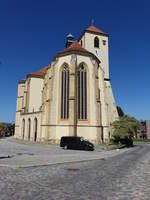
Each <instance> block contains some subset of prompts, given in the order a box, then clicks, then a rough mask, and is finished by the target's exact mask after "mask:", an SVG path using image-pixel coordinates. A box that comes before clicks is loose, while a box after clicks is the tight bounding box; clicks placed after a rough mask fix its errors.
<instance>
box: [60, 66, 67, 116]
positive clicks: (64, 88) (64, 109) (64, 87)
mask: <svg viewBox="0 0 150 200" xmlns="http://www.w3.org/2000/svg"><path fill="white" fill-rule="evenodd" d="M68 118H69V69H68V67H67V66H66V65H64V66H63V69H62V71H61V119H68Z"/></svg>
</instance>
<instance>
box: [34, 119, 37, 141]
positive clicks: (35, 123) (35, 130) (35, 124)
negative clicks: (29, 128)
mask: <svg viewBox="0 0 150 200" xmlns="http://www.w3.org/2000/svg"><path fill="white" fill-rule="evenodd" d="M37 125H38V121H37V118H35V119H34V142H36V140H37Z"/></svg>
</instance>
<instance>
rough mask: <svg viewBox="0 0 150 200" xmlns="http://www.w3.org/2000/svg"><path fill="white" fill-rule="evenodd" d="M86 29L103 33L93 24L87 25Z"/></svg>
mask: <svg viewBox="0 0 150 200" xmlns="http://www.w3.org/2000/svg"><path fill="white" fill-rule="evenodd" d="M86 31H91V32H95V33H103V34H104V32H103V31H102V30H100V29H99V28H96V27H95V26H89V27H88V28H87V29H86Z"/></svg>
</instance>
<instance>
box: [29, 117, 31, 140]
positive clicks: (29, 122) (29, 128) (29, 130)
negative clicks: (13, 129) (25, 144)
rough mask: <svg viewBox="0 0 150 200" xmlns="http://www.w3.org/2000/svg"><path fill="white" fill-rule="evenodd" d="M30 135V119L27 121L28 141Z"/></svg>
mask: <svg viewBox="0 0 150 200" xmlns="http://www.w3.org/2000/svg"><path fill="white" fill-rule="evenodd" d="M30 133H31V119H30V118H29V119H28V140H29V141H30Z"/></svg>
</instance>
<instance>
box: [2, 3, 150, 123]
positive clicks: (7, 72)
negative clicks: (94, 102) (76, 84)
mask: <svg viewBox="0 0 150 200" xmlns="http://www.w3.org/2000/svg"><path fill="white" fill-rule="evenodd" d="M149 8H150V1H149V0H143V1H141V0H140V1H138V0H132V1H131V0H126V1H122V0H115V1H114V0H105V1H101V0H92V1H90V0H76V1H72V0H63V1H60V0H55V1H51V0H1V1H0V75H1V78H0V91H1V93H0V94H1V95H0V121H5V122H12V121H14V120H15V109H16V97H17V83H18V80H20V79H24V78H25V76H26V74H27V73H30V72H33V71H36V70H38V69H40V68H42V67H43V66H46V65H47V64H48V63H50V62H51V60H52V58H53V56H54V55H55V54H56V53H57V52H58V51H60V50H62V49H64V45H65V38H66V35H67V33H69V32H71V33H72V34H73V35H74V36H75V38H78V37H79V36H80V34H81V33H82V31H83V30H84V29H85V28H87V27H88V26H90V22H91V19H94V21H95V22H94V25H95V26H97V27H99V28H101V29H102V30H103V31H105V32H108V33H109V45H110V49H109V63H110V77H111V83H112V87H113V91H114V95H115V100H116V104H117V105H119V106H121V107H122V108H123V110H124V112H125V113H127V114H129V115H132V116H135V117H137V118H138V119H150V12H149Z"/></svg>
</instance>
